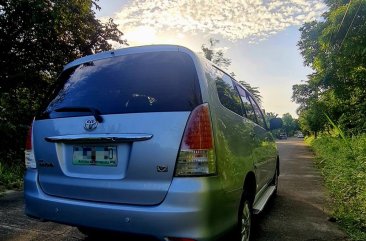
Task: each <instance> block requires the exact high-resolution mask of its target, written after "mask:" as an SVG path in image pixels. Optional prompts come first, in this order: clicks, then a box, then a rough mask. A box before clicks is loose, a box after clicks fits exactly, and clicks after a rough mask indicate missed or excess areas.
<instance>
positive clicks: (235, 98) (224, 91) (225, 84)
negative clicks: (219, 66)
mask: <svg viewBox="0 0 366 241" xmlns="http://www.w3.org/2000/svg"><path fill="white" fill-rule="evenodd" d="M216 74H217V76H216V88H217V94H218V96H219V99H220V102H221V104H222V105H223V106H225V107H226V108H228V109H229V110H231V111H233V112H235V113H237V114H238V115H243V111H242V109H241V101H240V97H239V95H238V92H237V91H236V89H235V87H234V85H233V82H232V80H231V78H230V77H229V76H228V75H226V74H224V73H222V72H221V71H219V70H216Z"/></svg>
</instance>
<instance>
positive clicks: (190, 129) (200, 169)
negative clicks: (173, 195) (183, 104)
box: [175, 103, 216, 176]
mask: <svg viewBox="0 0 366 241" xmlns="http://www.w3.org/2000/svg"><path fill="white" fill-rule="evenodd" d="M214 174H216V156H215V149H214V141H213V134H212V127H211V118H210V110H209V107H208V104H207V103H205V104H202V105H199V106H197V107H196V108H195V109H194V110H193V111H192V113H191V115H190V117H189V120H188V123H187V126H186V129H185V131H184V134H183V139H182V143H181V146H180V150H179V155H178V159H177V166H176V169H175V176H207V175H214Z"/></svg>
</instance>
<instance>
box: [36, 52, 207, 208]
mask: <svg viewBox="0 0 366 241" xmlns="http://www.w3.org/2000/svg"><path fill="white" fill-rule="evenodd" d="M58 82H59V86H58V89H56V90H55V92H54V94H53V95H52V96H51V98H50V101H49V104H48V106H47V108H45V111H44V112H43V113H42V114H40V115H39V116H38V117H37V120H36V121H35V123H34V136H33V142H34V152H35V158H36V162H37V167H38V170H39V183H40V186H41V188H42V190H43V191H44V192H45V193H47V194H49V195H53V196H58V197H64V198H71V199H79V200H89V201H98V202H109V203H123V204H137V205H155V204H158V203H160V202H162V201H163V200H164V197H165V196H166V193H167V191H168V189H169V186H170V183H171V180H172V178H173V175H174V166H175V162H176V158H177V154H178V151H179V146H180V142H181V139H182V135H183V132H184V128H185V125H186V122H187V119H188V117H189V114H190V112H191V111H192V109H193V108H194V107H195V106H197V105H199V104H201V102H202V100H201V96H200V90H199V84H198V80H197V74H196V70H195V68H194V64H193V61H192V59H191V58H190V57H189V56H188V55H187V54H184V53H181V52H175V51H169V52H150V53H140V54H129V55H122V56H116V57H112V58H106V59H101V60H95V61H90V62H88V63H84V64H81V65H78V66H75V67H73V68H71V69H68V70H65V71H64V73H63V74H61V76H60V78H59V80H58ZM96 120H99V121H96Z"/></svg>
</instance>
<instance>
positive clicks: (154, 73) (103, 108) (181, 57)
mask: <svg viewBox="0 0 366 241" xmlns="http://www.w3.org/2000/svg"><path fill="white" fill-rule="evenodd" d="M57 82H58V83H57V85H58V87H56V89H55V90H54V94H53V95H52V96H51V98H50V101H48V103H49V104H48V107H47V108H46V109H45V110H44V112H43V113H42V114H41V115H39V117H38V118H39V119H44V118H61V117H70V116H81V115H90V113H85V112H65V111H61V112H58V111H57V110H58V109H61V108H73V107H85V108H94V109H96V110H98V111H99V112H100V113H101V114H121V113H141V112H168V111H191V110H193V109H194V107H196V106H197V105H199V104H201V103H202V98H201V95H200V89H199V83H198V77H197V73H196V69H195V66H194V63H193V61H192V59H191V58H190V57H189V56H188V55H187V54H185V53H181V52H151V53H140V54H130V55H124V56H118V57H112V58H107V59H102V60H97V61H92V62H88V63H84V64H81V65H79V66H76V67H73V68H72V69H68V70H66V71H64V72H63V73H62V74H61V75H60V77H59V79H58V80H57Z"/></svg>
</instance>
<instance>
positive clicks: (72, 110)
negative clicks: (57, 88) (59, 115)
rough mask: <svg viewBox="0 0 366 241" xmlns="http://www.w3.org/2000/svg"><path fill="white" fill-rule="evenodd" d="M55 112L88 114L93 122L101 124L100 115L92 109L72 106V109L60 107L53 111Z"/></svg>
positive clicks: (96, 110) (101, 118)
mask: <svg viewBox="0 0 366 241" xmlns="http://www.w3.org/2000/svg"><path fill="white" fill-rule="evenodd" d="M54 111H56V112H90V113H92V114H93V116H94V118H95V120H96V121H97V122H99V123H102V122H103V117H102V116H101V115H100V111H99V110H98V109H96V108H93V107H81V106H72V107H67V106H65V107H61V108H58V109H55V110H54Z"/></svg>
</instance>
